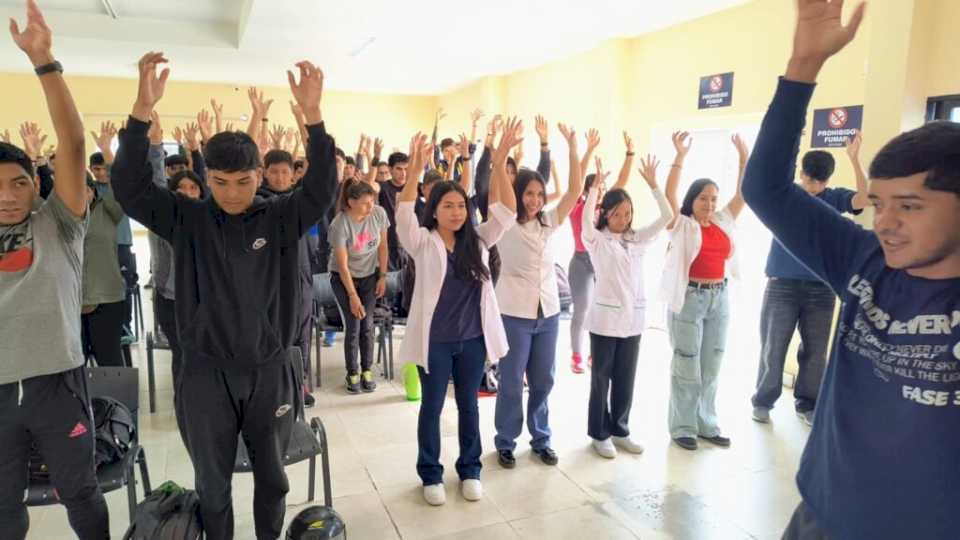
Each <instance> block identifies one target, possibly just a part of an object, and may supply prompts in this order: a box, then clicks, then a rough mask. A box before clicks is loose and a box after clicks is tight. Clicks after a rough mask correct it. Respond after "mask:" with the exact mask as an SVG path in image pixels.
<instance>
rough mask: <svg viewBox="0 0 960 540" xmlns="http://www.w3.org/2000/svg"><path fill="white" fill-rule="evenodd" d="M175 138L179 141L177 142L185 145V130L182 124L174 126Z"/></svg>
mask: <svg viewBox="0 0 960 540" xmlns="http://www.w3.org/2000/svg"><path fill="white" fill-rule="evenodd" d="M173 140H175V141H177V144H179V145H180V146H183V130H182V129H181V128H180V126H177V127H175V128H173Z"/></svg>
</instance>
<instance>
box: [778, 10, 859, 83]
mask: <svg viewBox="0 0 960 540" xmlns="http://www.w3.org/2000/svg"><path fill="white" fill-rule="evenodd" d="M865 10H866V4H865V3H864V2H860V4H859V5H857V7H856V9H855V10H854V11H853V15H851V16H850V21H849V22H848V23H847V24H846V26H844V24H843V22H842V20H841V16H842V14H843V0H829V1H828V0H797V26H796V30H795V31H794V34H793V54H792V57H791V60H790V62H791V64H795V63H796V64H801V65H806V66H807V67H815V68H816V71H819V68H820V67H821V66H823V63H824V62H825V61H826V60H827V58H830V57H831V56H833V55H834V54H836V53H838V52H840V50H841V49H843V48H844V47H846V46H847V44H848V43H850V42H851V41H852V40H853V38H854V36H856V35H857V29H858V28H860V23H861V22H863V15H864V13H865ZM789 71H790V70H789V69H788V73H789ZM799 74H803V75H809V74H811V73H810V72H809V71H808V72H806V73H804V72H803V71H800V73H799ZM812 75H813V77H814V78H816V72H812ZM788 78H790V77H789V76H788ZM800 80H807V79H806V78H804V79H800Z"/></svg>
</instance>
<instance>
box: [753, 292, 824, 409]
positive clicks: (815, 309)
mask: <svg viewBox="0 0 960 540" xmlns="http://www.w3.org/2000/svg"><path fill="white" fill-rule="evenodd" d="M835 301H836V296H835V295H834V294H833V290H832V289H830V287H828V286H826V285H825V284H823V283H821V282H819V281H803V280H798V279H778V278H771V279H770V280H769V281H767V289H766V291H764V293H763V308H762V310H761V312H760V368H759V370H758V373H757V392H756V394H754V396H753V399H752V401H753V406H754V407H765V408H767V409H771V408H773V404H774V403H776V401H777V399H778V398H779V397H780V394H781V392H782V391H783V363H784V360H785V359H786V357H787V349H788V348H789V346H790V339H791V338H792V337H793V332H794V329H796V328H797V327H799V330H800V347H799V348H798V349H797V363H798V364H799V365H800V373H799V374H798V375H797V383H796V385H795V386H794V389H793V397H794V406H795V407H796V409H797V410H798V411H800V412H804V411H812V410H813V409H814V407H815V406H816V404H817V396H818V395H819V393H820V381H821V379H823V372H824V370H825V369H826V366H827V351H828V350H829V346H830V328H831V327H832V326H833V307H834V303H835Z"/></svg>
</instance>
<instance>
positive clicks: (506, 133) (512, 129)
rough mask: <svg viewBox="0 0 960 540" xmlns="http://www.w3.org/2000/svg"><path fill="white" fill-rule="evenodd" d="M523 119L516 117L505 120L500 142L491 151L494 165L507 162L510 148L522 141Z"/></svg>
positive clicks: (518, 164)
mask: <svg viewBox="0 0 960 540" xmlns="http://www.w3.org/2000/svg"><path fill="white" fill-rule="evenodd" d="M522 133H523V121H522V120H520V119H518V118H517V117H513V118H510V119H509V120H507V123H506V125H504V127H503V136H502V137H500V144H498V145H497V148H496V149H495V150H494V151H493V156H492V162H493V165H494V166H498V165H502V164H504V163H506V162H507V156H508V155H509V154H510V149H512V148H513V147H515V146H519V145H520V143H522V142H523V137H522V136H521V134H522ZM517 166H518V167H519V166H520V163H519V162H517Z"/></svg>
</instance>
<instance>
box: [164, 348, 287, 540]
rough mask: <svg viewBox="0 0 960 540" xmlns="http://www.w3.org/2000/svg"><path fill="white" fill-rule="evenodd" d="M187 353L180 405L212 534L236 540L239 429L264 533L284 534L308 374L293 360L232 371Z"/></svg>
mask: <svg viewBox="0 0 960 540" xmlns="http://www.w3.org/2000/svg"><path fill="white" fill-rule="evenodd" d="M294 351H296V352H294ZM289 354H298V355H299V349H297V348H292V349H290V350H289ZM185 356H186V357H185V358H184V361H183V367H182V373H181V377H180V380H179V381H178V382H179V388H177V389H176V391H175V394H174V395H175V403H174V405H175V407H176V415H177V423H178V425H179V428H180V433H181V435H182V436H183V440H184V443H185V445H186V447H187V451H188V452H189V453H190V460H191V461H192V462H193V470H194V474H195V477H196V481H195V484H196V488H197V494H198V495H199V496H200V516H201V520H202V521H203V528H204V531H206V537H207V539H208V540H220V539H224V540H228V539H231V538H233V534H234V533H233V499H232V492H231V480H232V478H233V469H234V463H235V461H236V457H237V435H238V434H240V435H242V437H243V440H244V442H245V443H246V446H247V449H248V451H249V452H248V453H249V455H250V461H251V464H252V466H253V482H254V488H253V518H254V523H255V528H256V535H257V538H270V539H275V538H279V537H280V534H281V532H282V528H283V515H284V509H285V497H286V494H287V491H289V489H290V487H289V484H288V483H287V475H286V473H285V472H284V470H283V454H284V452H285V451H286V448H287V445H288V444H289V442H290V435H291V433H292V431H293V425H294V422H295V419H296V418H295V417H296V411H297V403H299V401H298V400H299V399H302V396H301V395H300V392H301V390H300V388H299V386H300V383H299V381H300V379H301V375H299V374H297V373H296V372H295V369H296V368H294V367H293V366H294V363H293V362H291V361H290V360H289V359H286V360H284V361H279V362H273V363H270V364H267V365H264V366H262V367H260V368H259V369H256V370H252V371H244V372H228V371H223V370H220V369H216V368H213V367H209V366H207V365H205V364H204V363H201V362H198V361H196V360H195V359H193V358H191V357H190V353H189V352H188V351H185Z"/></svg>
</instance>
